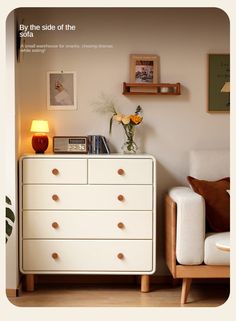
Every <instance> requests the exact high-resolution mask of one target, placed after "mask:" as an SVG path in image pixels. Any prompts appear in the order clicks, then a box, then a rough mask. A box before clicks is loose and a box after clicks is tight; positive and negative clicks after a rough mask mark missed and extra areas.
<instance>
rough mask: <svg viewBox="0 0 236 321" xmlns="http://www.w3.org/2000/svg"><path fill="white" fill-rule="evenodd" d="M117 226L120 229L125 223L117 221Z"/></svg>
mask: <svg viewBox="0 0 236 321" xmlns="http://www.w3.org/2000/svg"><path fill="white" fill-rule="evenodd" d="M117 227H118V228H120V229H122V228H124V227H125V224H124V223H122V222H119V223H118V224H117Z"/></svg>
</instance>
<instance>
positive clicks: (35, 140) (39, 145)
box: [30, 120, 49, 154]
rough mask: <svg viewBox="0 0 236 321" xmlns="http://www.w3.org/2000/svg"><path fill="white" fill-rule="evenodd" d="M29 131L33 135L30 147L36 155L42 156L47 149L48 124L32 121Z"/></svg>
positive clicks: (41, 121)
mask: <svg viewBox="0 0 236 321" xmlns="http://www.w3.org/2000/svg"><path fill="white" fill-rule="evenodd" d="M30 131H31V132H33V133H34V135H33V137H32V147H33V149H34V150H35V153H36V154H44V152H45V151H46V150H47V148H48V136H47V135H46V133H48V132H49V128H48V122H47V121H46V120H33V121H32V124H31V128H30Z"/></svg>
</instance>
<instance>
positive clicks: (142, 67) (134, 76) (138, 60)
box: [130, 54, 160, 84]
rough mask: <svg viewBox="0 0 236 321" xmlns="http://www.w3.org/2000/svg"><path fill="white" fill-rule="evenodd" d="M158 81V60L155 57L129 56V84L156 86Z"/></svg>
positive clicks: (146, 55)
mask: <svg viewBox="0 0 236 321" xmlns="http://www.w3.org/2000/svg"><path fill="white" fill-rule="evenodd" d="M159 81H160V59H159V57H158V56H157V55H149V54H131V55H130V82H131V83H137V84H157V83H159Z"/></svg>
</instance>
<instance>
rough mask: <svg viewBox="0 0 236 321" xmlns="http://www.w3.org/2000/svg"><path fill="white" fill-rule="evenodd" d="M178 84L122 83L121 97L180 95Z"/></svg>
mask: <svg viewBox="0 0 236 321" xmlns="http://www.w3.org/2000/svg"><path fill="white" fill-rule="evenodd" d="M180 94H181V90H180V83H179V82H177V83H176V84H169V83H163V84H143V83H140V84H138V83H126V82H123V95H180Z"/></svg>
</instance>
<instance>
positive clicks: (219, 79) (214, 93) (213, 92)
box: [208, 54, 230, 113]
mask: <svg viewBox="0 0 236 321" xmlns="http://www.w3.org/2000/svg"><path fill="white" fill-rule="evenodd" d="M229 111H230V55H229V54H209V55H208V112H209V113H217V112H218V113H223V112H229Z"/></svg>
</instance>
